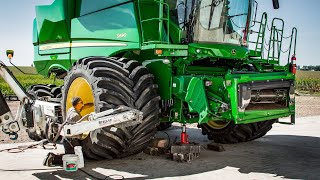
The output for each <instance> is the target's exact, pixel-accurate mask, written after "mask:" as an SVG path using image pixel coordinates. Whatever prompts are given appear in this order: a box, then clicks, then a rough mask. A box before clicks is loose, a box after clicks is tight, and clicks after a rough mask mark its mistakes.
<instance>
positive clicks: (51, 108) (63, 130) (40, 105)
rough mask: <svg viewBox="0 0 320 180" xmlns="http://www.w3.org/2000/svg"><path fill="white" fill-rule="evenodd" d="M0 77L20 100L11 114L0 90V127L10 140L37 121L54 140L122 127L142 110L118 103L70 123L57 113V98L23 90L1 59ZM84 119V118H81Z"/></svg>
mask: <svg viewBox="0 0 320 180" xmlns="http://www.w3.org/2000/svg"><path fill="white" fill-rule="evenodd" d="M7 55H8V57H9V59H11V58H12V56H13V51H9V52H8V51H7ZM0 77H2V78H3V79H4V81H6V82H7V83H8V85H9V86H10V88H11V89H12V90H13V91H14V93H15V94H16V96H17V97H18V98H19V100H20V106H19V109H18V112H17V115H16V116H15V117H13V115H12V112H11V111H10V109H9V107H8V104H7V103H6V100H5V98H4V97H3V95H2V93H1V90H0V128H1V130H2V131H3V132H4V133H6V134H8V135H9V136H10V139H12V140H15V139H17V138H18V134H17V132H18V131H20V130H22V129H27V128H33V127H35V126H38V125H39V124H43V126H45V127H41V128H42V129H45V130H46V131H47V132H46V135H47V138H48V139H49V140H51V141H56V140H57V139H58V138H57V137H59V135H61V136H64V137H72V136H75V135H79V134H82V133H85V132H89V131H93V130H96V129H100V128H103V127H107V126H115V127H118V128H123V127H127V126H133V125H136V124H139V123H141V122H142V119H143V116H142V112H140V111H139V110H136V109H132V108H129V107H124V106H120V107H119V108H117V109H110V110H107V111H104V112H100V113H91V114H89V115H87V116H85V117H83V118H82V119H81V120H79V121H78V122H77V123H72V124H70V123H68V122H67V121H65V119H63V117H62V115H61V105H60V102H61V99H58V98H50V97H48V98H44V99H45V100H37V99H36V98H35V97H33V96H32V95H30V94H28V93H27V92H26V91H25V89H24V88H23V87H22V86H21V84H20V83H19V82H18V80H17V79H16V78H15V76H14V75H13V74H12V73H11V71H10V70H9V69H8V67H7V66H6V65H5V64H4V63H3V62H2V61H0ZM84 119H86V120H87V121H83V120H84ZM39 122H40V123H39ZM41 122H43V123H41Z"/></svg>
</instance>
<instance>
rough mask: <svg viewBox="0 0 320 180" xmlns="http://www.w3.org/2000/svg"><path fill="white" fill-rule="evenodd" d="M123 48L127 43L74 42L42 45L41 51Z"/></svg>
mask: <svg viewBox="0 0 320 180" xmlns="http://www.w3.org/2000/svg"><path fill="white" fill-rule="evenodd" d="M104 46H110V47H122V46H127V44H126V43H113V42H73V43H52V44H45V45H40V47H39V49H40V51H45V50H52V49H62V48H70V47H74V48H76V47H104Z"/></svg>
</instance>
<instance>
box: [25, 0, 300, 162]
mask: <svg viewBox="0 0 320 180" xmlns="http://www.w3.org/2000/svg"><path fill="white" fill-rule="evenodd" d="M270 3H271V2H270ZM273 5H274V7H275V9H278V8H279V2H278V1H276V0H274V1H273ZM257 6H258V4H257V2H255V1H254V0H55V1H54V2H53V3H52V4H51V5H48V6H38V7H37V8H36V18H35V20H34V31H33V44H34V54H35V60H34V65H35V67H36V69H37V71H38V73H39V74H41V75H43V76H50V75H51V74H54V75H55V76H56V77H57V78H60V79H64V85H63V87H62V88H60V87H54V86H49V85H33V86H32V87H30V88H29V89H28V92H29V93H30V94H34V95H36V96H37V97H38V98H41V97H44V96H50V97H52V98H62V100H61V109H62V112H61V116H63V117H65V116H66V111H67V110H68V109H69V108H70V107H72V104H71V99H72V98H73V97H75V96H79V97H81V98H82V99H83V101H84V103H85V109H84V110H83V111H82V112H81V115H82V116H84V115H87V114H89V113H91V112H103V111H105V110H108V109H115V108H116V107H118V106H120V105H124V106H128V107H131V108H134V109H137V110H140V111H142V112H143V121H142V123H140V124H138V125H135V126H130V127H126V128H113V127H105V128H103V129H98V130H94V131H91V132H89V133H85V134H83V136H82V141H81V143H82V147H83V151H84V154H85V155H86V156H87V157H89V158H92V159H113V158H120V157H125V156H128V155H132V154H136V153H138V152H141V151H142V150H143V149H144V148H146V147H147V146H148V144H149V142H150V141H151V140H152V139H153V138H154V135H155V134H156V132H157V130H163V129H166V128H168V127H170V126H171V124H172V122H179V123H181V124H182V125H183V126H185V124H187V123H198V124H199V125H198V127H199V128H201V129H202V133H203V134H204V135H207V136H208V138H209V139H210V140H214V142H217V143H240V142H246V141H251V140H254V139H257V138H260V137H262V136H264V135H265V134H266V133H267V132H268V131H269V130H270V129H271V128H272V124H273V123H275V122H277V121H278V118H281V117H288V116H291V122H290V123H292V124H293V123H294V115H295V96H294V81H295V70H296V64H295V60H296V58H295V49H296V48H295V47H296V43H295V42H296V36H297V30H296V29H295V28H294V29H293V30H292V35H291V36H290V38H291V39H289V40H291V43H290V44H289V45H290V49H289V52H288V53H287V54H288V61H287V63H286V65H283V66H282V65H280V59H281V58H280V56H281V54H283V53H282V52H281V51H282V46H283V43H282V40H283V39H284V38H286V37H285V36H284V21H283V20H281V19H278V18H275V19H273V20H272V23H271V24H268V16H267V14H266V13H264V14H262V17H257ZM254 27H257V30H254ZM268 28H269V30H268ZM269 33H270V34H269ZM249 36H251V38H249ZM267 37H270V38H267ZM253 39H254V40H253ZM266 44H267V45H268V46H267V45H266ZM249 46H250V47H252V48H251V49H250V48H249ZM41 123H43V122H41ZM47 123H48V122H47ZM44 124H46V123H44ZM43 127H44V126H43V124H42V125H40V123H38V124H37V125H36V126H34V127H30V128H29V136H30V137H31V138H33V139H42V138H44V137H45V134H46V133H45V132H46V129H45V128H43ZM184 141H185V142H182V143H186V142H187V140H185V139H184Z"/></svg>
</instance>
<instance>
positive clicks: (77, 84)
mask: <svg viewBox="0 0 320 180" xmlns="http://www.w3.org/2000/svg"><path fill="white" fill-rule="evenodd" d="M73 97H80V98H81V99H82V101H83V104H84V107H83V109H82V111H81V112H80V115H81V116H82V117H83V116H85V115H87V114H90V113H92V112H94V95H93V91H92V88H91V86H90V84H89V83H88V81H87V80H86V79H84V78H82V77H78V78H76V79H75V80H74V81H73V82H72V83H71V85H70V87H69V89H68V93H67V100H66V111H68V110H69V109H70V108H71V107H72V98H73ZM88 135H89V132H87V133H83V135H82V137H81V139H82V140H83V139H84V138H86V137H87V136H88Z"/></svg>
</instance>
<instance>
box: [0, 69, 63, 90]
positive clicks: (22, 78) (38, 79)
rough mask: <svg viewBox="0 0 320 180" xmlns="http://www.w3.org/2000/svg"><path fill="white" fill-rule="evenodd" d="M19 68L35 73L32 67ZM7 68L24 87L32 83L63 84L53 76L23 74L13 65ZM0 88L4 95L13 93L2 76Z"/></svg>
mask: <svg viewBox="0 0 320 180" xmlns="http://www.w3.org/2000/svg"><path fill="white" fill-rule="evenodd" d="M19 68H20V69H21V70H22V71H24V72H25V73H31V74H36V70H35V68H33V67H19ZM9 69H10V70H11V71H12V73H13V74H14V75H15V76H16V78H17V79H18V81H19V82H20V83H21V85H22V86H23V87H24V88H28V87H30V86H31V85H33V84H56V85H58V86H61V85H62V84H63V81H62V80H56V81H55V80H54V77H49V78H46V77H43V76H41V75H25V74H23V73H21V72H20V71H19V70H17V69H16V68H14V67H9ZM0 90H1V92H2V93H3V94H6V95H8V94H14V93H13V91H12V90H11V89H10V87H9V86H8V84H7V83H6V82H5V81H4V80H3V79H2V78H0Z"/></svg>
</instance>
